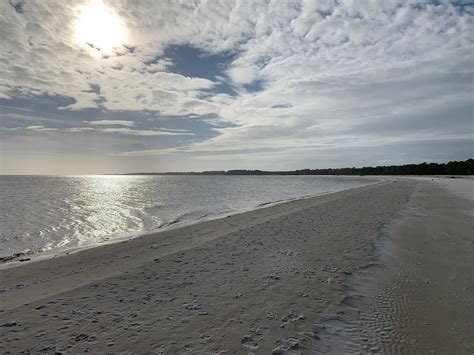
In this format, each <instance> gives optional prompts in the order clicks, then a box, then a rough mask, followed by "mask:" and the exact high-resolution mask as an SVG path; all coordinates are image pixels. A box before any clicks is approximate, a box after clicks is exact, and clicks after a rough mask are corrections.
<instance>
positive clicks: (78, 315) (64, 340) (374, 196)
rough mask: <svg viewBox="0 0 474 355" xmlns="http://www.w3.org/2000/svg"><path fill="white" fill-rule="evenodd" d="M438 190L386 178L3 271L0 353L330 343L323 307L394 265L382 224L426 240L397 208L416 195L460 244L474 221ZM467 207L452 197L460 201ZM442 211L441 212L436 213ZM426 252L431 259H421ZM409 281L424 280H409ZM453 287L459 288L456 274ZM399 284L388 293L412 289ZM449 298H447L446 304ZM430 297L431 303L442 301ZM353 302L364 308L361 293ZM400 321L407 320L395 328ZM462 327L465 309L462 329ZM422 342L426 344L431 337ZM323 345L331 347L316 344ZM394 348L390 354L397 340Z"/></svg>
mask: <svg viewBox="0 0 474 355" xmlns="http://www.w3.org/2000/svg"><path fill="white" fill-rule="evenodd" d="M394 180H395V181H394ZM433 186H434V185H433V184H432V183H430V182H427V181H421V180H413V179H388V180H387V181H386V182H383V183H379V184H376V185H371V186H367V187H363V188H358V189H353V190H347V191H342V192H338V193H334V194H329V195H324V196H319V197H316V198H311V199H305V200H298V201H292V202H288V203H283V204H280V205H277V206H272V207H268V208H264V209H260V210H256V211H252V212H247V213H243V214H238V215H234V216H230V217H228V218H223V219H219V220H214V221H207V222H203V223H199V224H195V225H192V226H187V227H183V228H179V229H175V230H170V231H165V232H161V233H156V234H150V235H147V236H144V237H141V238H137V239H133V240H130V241H125V242H121V243H116V244H111V245H105V246H102V247H97V248H93V249H89V250H84V251H81V252H77V253H75V254H71V255H68V256H63V257H57V258H53V259H49V260H42V261H37V262H28V263H25V264H24V265H21V266H20V267H15V268H10V269H4V270H1V271H0V273H1V279H2V285H1V289H2V290H1V293H0V308H1V309H2V311H1V313H0V317H1V322H0V329H1V332H0V350H1V351H2V352H6V351H12V352H19V351H30V352H39V351H45V352H46V351H47V352H54V351H59V352H72V353H76V352H85V351H90V352H133V353H149V352H152V353H160V352H163V353H167V354H168V353H170V354H173V353H244V354H247V353H249V352H250V353H252V352H253V353H271V352H272V351H274V353H276V354H277V353H285V352H286V353H299V352H303V353H313V352H318V351H331V349H333V350H334V351H336V350H335V348H331V345H330V344H331V339H334V337H332V338H331V336H333V335H334V334H328V332H327V329H328V327H330V326H331V323H330V319H331V317H332V316H331V315H335V316H336V317H337V316H338V315H340V314H341V312H344V307H346V308H347V304H348V299H350V298H351V295H352V294H351V293H353V292H354V287H355V286H354V285H355V283H356V282H357V280H359V279H360V278H361V275H363V272H364V270H368V269H370V268H371V265H373V264H374V260H375V259H377V260H379V259H380V262H385V261H384V260H387V261H386V262H387V263H388V262H389V261H388V259H384V258H383V255H382V256H381V255H379V254H380V253H379V252H378V251H377V250H378V248H381V247H383V246H381V244H380V240H382V239H383V238H384V235H385V237H387V231H388V230H389V231H390V235H393V236H396V235H405V234H404V233H405V232H404V231H403V230H402V229H396V230H395V227H393V226H395V225H397V226H398V227H397V228H402V226H408V225H410V226H411V228H415V227H413V226H415V225H416V223H419V228H420V232H419V233H421V234H423V235H425V236H427V235H428V236H430V238H432V235H431V234H430V233H429V232H427V231H426V229H423V228H424V226H425V224H426V223H427V221H425V220H423V219H421V220H416V221H413V220H405V218H407V217H406V213H407V212H406V211H408V210H409V209H410V208H421V207H419V206H418V204H419V203H422V201H425V202H426V203H425V202H423V203H425V205H423V206H424V207H422V208H426V209H429V210H431V209H432V208H438V207H439V208H440V209H439V210H436V211H438V212H439V215H433V219H432V220H430V221H429V222H430V223H435V222H436V223H439V224H440V225H441V224H443V225H444V226H446V228H448V229H445V230H444V231H445V233H447V234H446V235H445V239H449V238H448V236H450V235H452V234H454V235H458V234H459V235H462V236H463V238H468V237H466V233H467V231H466V229H465V228H469V220H470V219H469V218H470V216H468V215H462V216H461V215H456V216H457V217H456V216H451V215H449V213H448V212H449V211H447V210H450V211H451V209H450V207H449V206H451V205H448V206H445V205H444V204H445V203H446V198H447V197H446V196H448V195H449V196H450V198H452V200H450V201H451V202H450V203H452V206H453V208H454V207H456V206H458V204H457V202H456V201H458V200H460V199H462V198H460V197H458V196H454V195H452V194H451V195H450V194H448V192H446V190H442V189H441V188H439V187H433ZM430 188H431V189H432V190H426V189H430ZM436 189H438V190H436ZM424 191H428V192H424ZM439 191H443V193H444V195H443V194H440V192H439ZM423 193H425V195H426V194H427V195H428V197H426V196H425V195H423ZM420 196H421V197H420ZM423 196H425V197H423ZM423 198H425V199H431V200H423ZM465 203H467V202H465ZM433 206H434V207H433ZM443 206H445V207H443ZM465 207H466V206H465V205H459V207H458V209H459V211H461V209H463V208H465ZM443 208H444V209H443ZM459 211H458V212H459ZM438 212H436V213H438ZM445 212H446V213H448V216H447V217H446V219H445V220H441V219H440V218H439V217H440V215H443V213H445ZM458 212H456V213H458ZM420 213H423V212H420ZM459 213H461V212H459ZM458 217H459V218H460V219H461V221H462V223H464V224H462V223H461V224H462V226H463V227H462V228H460V229H459V230H458V229H457V227H458V225H459V224H456V225H454V224H452V223H453V220H452V218H458ZM466 220H467V221H468V222H466ZM457 222H459V221H457ZM397 223H399V224H397ZM466 223H467V224H466ZM388 226H391V227H390V228H389V227H388ZM448 226H452V229H449V228H451V227H448ZM430 228H436V226H431V227H430ZM436 230H437V229H436ZM397 233H398V234H397ZM440 233H441V232H440ZM443 233H444V232H443ZM441 235H444V234H440V236H441ZM394 238H395V237H394ZM440 238H441V237H440ZM401 239H403V238H401ZM405 239H406V238H405ZM394 240H396V241H397V242H396V243H397V245H401V246H404V245H407V246H406V248H407V250H409V251H410V252H412V253H416V252H420V251H423V252H425V251H426V252H428V250H430V249H429V248H428V249H427V246H426V243H428V244H429V243H430V240H432V239H424V240H421V241H420V240H418V241H417V242H413V241H412V240H411V239H407V241H402V240H400V238H395V239H394ZM471 240H472V239H471ZM405 242H406V243H408V244H403V243H405ZM420 243H421V244H420ZM466 243H468V241H467V240H466ZM448 244H449V243H448ZM459 247H460V248H463V247H464V244H462V245H461V244H460V245H459ZM412 248H414V249H412ZM445 248H448V247H447V246H446V245H445V246H442V245H440V246H439V250H438V249H436V250H435V249H433V253H440V254H442V250H444V249H445ZM470 248H471V249H466V250H465V251H464V254H462V255H460V258H464V257H466V258H468V259H466V261H469V262H470V263H471V264H470V265H472V261H473V260H472V242H471V244H470ZM390 250H391V249H390ZM397 250H398V249H397ZM400 250H401V249H400ZM449 250H450V251H449V252H450V253H452V252H455V251H456V252H457V251H459V250H458V249H449ZM430 252H431V250H430ZM469 252H471V254H470V255H471V256H469V255H467V254H468V253H469ZM437 257H439V255H437ZM410 258H413V256H410V257H409V259H410ZM425 258H426V260H427V263H428V259H430V257H429V255H427V256H425ZM410 260H411V259H410ZM423 260H424V259H423ZM458 264H461V262H456V265H458ZM423 265H425V266H424V267H425V269H426V270H428V271H430V272H431V270H432V268H436V267H438V266H437V265H436V262H435V261H433V265H432V266H431V264H425V263H424V261H423ZM458 266H459V265H458ZM397 267H398V266H396V265H395V266H394V267H393V269H394V270H398V269H397ZM467 267H468V266H467V264H466V265H465V268H464V269H463V270H466V268H467ZM399 269H400V268H399ZM415 269H416V270H418V268H415ZM415 269H414V270H415ZM422 270H424V269H422ZM436 270H437V269H436ZM420 272H424V271H420ZM381 275H382V276H381ZM420 275H421V276H420V277H421V278H423V277H430V280H433V283H434V281H435V280H437V281H436V282H437V283H438V282H439V285H438V284H436V285H438V286H436V287H438V289H435V292H441V288H442V282H443V280H445V278H449V277H453V274H451V273H446V275H445V274H442V273H441V274H439V275H438V271H436V275H435V276H433V275H431V274H429V276H426V275H424V274H420ZM397 277H399V275H398V274H397V275H395V276H393V275H389V274H387V273H383V272H382V273H380V272H378V274H377V280H390V282H392V281H393V282H395V284H396V285H399V284H400V281H397V280H398V278H397ZM417 277H418V276H417ZM471 277H472V276H471ZM412 279H413V280H414V281H413V282H414V283H419V281H418V278H415V276H413V277H412ZM471 281H472V278H471V279H466V280H465V279H463V281H462V282H468V283H469V282H471ZM453 283H454V284H457V283H456V280H454V281H453ZM351 285H352V286H351ZM424 285H427V284H425V283H424ZM430 285H432V284H430ZM383 287H384V283H383V281H380V282H378V281H377V282H376V283H375V284H374V285H372V286H371V287H370V288H365V290H366V292H367V298H369V297H370V295H371V294H375V293H376V292H377V291H378V290H379V289H380V290H383ZM423 287H424V286H423ZM460 287H461V286H460ZM399 292H400V296H397V295H396V294H395V295H394V297H395V298H396V297H399V298H400V297H403V296H404V295H405V293H406V292H408V291H405V290H403V289H400V290H399ZM410 292H412V291H410ZM413 292H415V291H413ZM416 292H419V294H417V295H415V296H413V297H415V298H416V297H419V298H423V297H426V293H424V288H422V289H419V290H418V291H416ZM416 292H415V293H416ZM427 292H428V291H427ZM456 292H457V294H462V295H463V296H462V297H463V299H464V301H463V302H464V303H462V302H461V303H462V304H463V305H464V304H472V303H469V302H470V301H469V302H468V301H466V300H465V295H467V294H469V292H471V293H472V284H463V286H462V287H461V288H460V289H459V290H457V289H456ZM428 294H429V292H428ZM410 295H411V294H410ZM410 297H411V296H410ZM446 297H447V298H446V299H445V301H446V302H448V303H449V302H452V301H453V300H452V299H451V298H450V296H449V295H447V296H446ZM396 301H397V300H396ZM397 302H398V301H397ZM436 302H437V301H436V300H433V303H432V305H431V306H429V307H428V306H427V308H428V309H430V307H434V306H437V303H436ZM466 302H467V303H466ZM354 304H357V306H358V307H359V306H360V307H361V308H360V309H361V310H362V311H367V312H369V313H370V314H372V313H373V312H372V311H371V310H370V309H369V308H368V307H367V306H366V305H365V306H364V304H363V302H361V301H357V302H356V303H354ZM364 307H365V308H364ZM462 307H464V306H462ZM376 311H380V310H376ZM405 312H413V310H412V309H409V308H407V309H406V310H405ZM419 312H420V314H411V316H410V317H408V318H406V317H405V316H403V315H402V316H401V317H400V319H394V320H393V322H394V323H397V324H400V327H401V329H410V327H413V325H411V324H408V323H409V322H411V321H412V320H413V319H415V320H421V319H425V318H423V317H425V313H424V312H425V310H424V309H420V310H419ZM349 313H350V312H348V314H349ZM351 317H352V316H351ZM405 318H406V322H407V324H403V322H402V321H403V320H404V319H405ZM333 319H334V318H333ZM353 319H354V317H352V320H353ZM352 320H347V322H346V323H347V324H349V323H350V322H351V321H352ZM426 322H428V321H426ZM431 322H434V321H431ZM433 324H434V323H433ZM468 324H471V323H469V320H468V319H467V317H465V321H463V322H461V324H459V327H461V328H462V327H465V326H467V325H468ZM340 329H342V332H344V331H345V330H344V329H343V328H340ZM346 330H347V329H346ZM463 331H464V332H465V331H466V330H465V329H464V328H463V329H462V330H461V332H460V333H462V332H463ZM427 332H428V333H429V331H428V330H427ZM458 333H459V332H458ZM397 334H401V333H397ZM436 334H437V333H436ZM401 336H405V335H401ZM419 336H420V337H425V338H426V337H428V338H429V337H430V334H421V333H420V335H419ZM328 337H329V338H331V339H329V338H328ZM339 338H340V339H342V338H344V335H342V336H341V335H339ZM373 338H374V336H373V334H372V335H370V339H373ZM326 339H327V344H329V345H328V346H329V347H327V346H326V345H325V344H321V342H325V341H326ZM349 343H350V342H347V341H346V343H345V345H350V344H349ZM356 343H357V342H354V344H356ZM357 344H358V343H357ZM357 344H356V345H354V347H358V345H357ZM377 344H378V343H377V342H375V345H374V346H373V351H374V352H378V351H380V350H381V349H382V348H381V347H378V348H376V346H377ZM420 344H421V342H420ZM325 346H326V348H325ZM466 346H467V345H466ZM389 349H391V350H394V351H395V352H397V349H398V348H396V347H391V348H389ZM412 349H415V348H412ZM419 349H423V350H425V349H427V348H426V347H420V348H419ZM465 349H466V348H465V347H464V348H460V350H461V351H463V350H465Z"/></svg>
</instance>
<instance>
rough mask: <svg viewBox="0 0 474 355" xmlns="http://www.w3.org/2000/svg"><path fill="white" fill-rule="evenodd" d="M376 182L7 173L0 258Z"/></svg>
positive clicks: (1, 194) (1, 197)
mask: <svg viewBox="0 0 474 355" xmlns="http://www.w3.org/2000/svg"><path fill="white" fill-rule="evenodd" d="M375 181H377V180H376V179H373V178H363V177H337V176H186V175H183V176H163V175H143V176H121V175H112V176H102V175H100V176H99V175H97V176H0V257H5V256H9V255H12V254H14V253H26V254H38V253H51V252H53V253H55V252H60V251H64V250H68V249H74V248H82V247H90V246H94V245H99V244H103V243H109V242H113V241H114V240H115V241H116V240H120V239H123V238H126V237H127V238H128V237H135V236H138V235H140V234H144V233H147V232H152V231H158V230H162V229H166V228H172V227H177V226H182V225H185V224H190V223H193V222H197V221H200V220H205V219H212V218H217V217H220V216H224V215H229V214H234V213H238V212H244V211H248V210H252V209H255V208H259V207H263V206H267V205H269V204H273V203H277V202H282V201H287V200H291V199H297V198H304V197H310V196H315V195H318V194H323V193H330V192H336V191H340V190H345V189H350V188H354V187H359V186H364V185H368V184H371V183H374V182H375Z"/></svg>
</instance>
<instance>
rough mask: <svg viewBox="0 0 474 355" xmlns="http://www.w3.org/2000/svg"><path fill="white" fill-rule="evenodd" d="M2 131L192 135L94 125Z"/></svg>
mask: <svg viewBox="0 0 474 355" xmlns="http://www.w3.org/2000/svg"><path fill="white" fill-rule="evenodd" d="M0 131H5V132H8V131H12V132H13V131H36V132H61V133H78V132H93V133H115V134H123V135H131V136H144V137H153V136H192V135H194V134H193V133H191V132H187V131H181V130H178V131H174V130H151V129H148V130H144V129H130V128H124V127H121V128H92V127H71V128H55V127H44V126H27V127H0Z"/></svg>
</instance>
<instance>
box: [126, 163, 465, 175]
mask: <svg viewBox="0 0 474 355" xmlns="http://www.w3.org/2000/svg"><path fill="white" fill-rule="evenodd" d="M473 174H474V159H467V160H464V161H450V162H449V163H421V164H405V165H388V166H375V167H363V168H355V167H352V168H335V169H333V168H329V169H300V170H292V171H264V170H227V171H225V170H219V171H202V172H168V173H133V174H127V175H473Z"/></svg>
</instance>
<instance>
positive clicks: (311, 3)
mask: <svg viewBox="0 0 474 355" xmlns="http://www.w3.org/2000/svg"><path fill="white" fill-rule="evenodd" d="M473 41H474V2H472V1H462V0H457V1H418V0H403V1H402V0H386V1H380V0H364V1H356V0H337V1H336V0H334V1H333V0H298V1H296V0H295V1H285V0H264V1H253V0H235V1H232V0H222V1H218V0H212V1H211V0H208V1H206V0H202V1H200V0H193V1H191V0H189V1H184V0H183V1H179V0H174V1H168V0H161V1H155V0H113V1H112V0H103V1H100V0H85V1H59V0H58V1H49V0H41V1H39V0H36V1H35V0H30V1H27V0H24V1H20V0H0V174H101V173H125V172H143V171H148V172H152V171H154V172H163V171H191V170H193V171H202V170H229V169H262V170H293V169H300V168H329V167H346V166H349V167H352V166H356V167H360V166H369V165H372V166H373V165H392V164H406V163H421V162H423V161H427V162H446V161H449V160H464V159H468V158H472V157H473V156H474V112H473V111H474V75H473V74H474V46H473Z"/></svg>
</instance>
